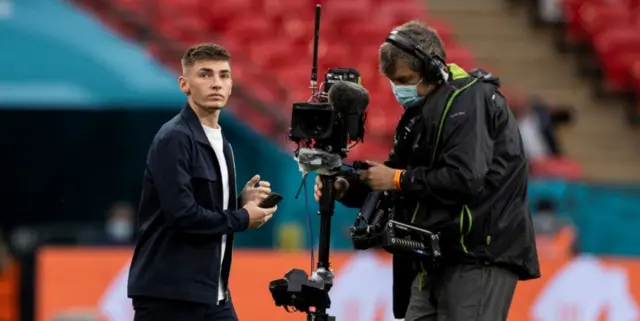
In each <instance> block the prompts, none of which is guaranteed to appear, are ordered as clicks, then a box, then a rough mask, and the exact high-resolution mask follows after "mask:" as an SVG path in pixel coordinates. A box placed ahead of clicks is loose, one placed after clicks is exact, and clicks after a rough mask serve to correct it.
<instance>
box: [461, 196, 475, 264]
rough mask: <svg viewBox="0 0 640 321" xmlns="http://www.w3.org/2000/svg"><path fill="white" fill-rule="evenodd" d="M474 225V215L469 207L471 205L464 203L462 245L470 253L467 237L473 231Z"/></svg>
mask: <svg viewBox="0 0 640 321" xmlns="http://www.w3.org/2000/svg"><path fill="white" fill-rule="evenodd" d="M472 226H473V216H472V215H471V210H470V209H469V206H467V205H463V206H462V208H461V209H460V247H461V248H462V251H463V252H464V253H466V254H469V251H468V250H467V245H466V243H465V237H466V236H467V235H469V233H470V232H471V228H472Z"/></svg>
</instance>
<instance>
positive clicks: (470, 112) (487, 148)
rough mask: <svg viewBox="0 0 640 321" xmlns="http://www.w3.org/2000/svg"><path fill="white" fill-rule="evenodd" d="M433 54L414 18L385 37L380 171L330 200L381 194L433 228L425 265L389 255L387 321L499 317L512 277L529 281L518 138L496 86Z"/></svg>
mask: <svg viewBox="0 0 640 321" xmlns="http://www.w3.org/2000/svg"><path fill="white" fill-rule="evenodd" d="M421 54H422V55H421ZM436 56H437V57H436ZM438 57H441V58H442V59H440V58H438ZM444 58H445V50H444V48H443V45H442V43H441V41H440V39H439V38H438V36H437V33H436V32H435V31H434V30H433V29H430V28H429V27H426V26H424V25H422V24H421V23H419V22H416V21H412V22H408V23H405V24H404V25H401V26H399V27H397V28H395V29H394V31H393V32H392V33H391V34H390V35H389V37H388V38H387V40H386V41H385V43H384V44H383V45H382V47H381V48H380V69H381V71H382V73H383V74H384V75H385V76H386V77H387V78H389V80H390V82H391V90H392V91H393V93H394V94H395V96H396V98H397V100H398V102H399V103H400V104H401V105H403V107H404V109H405V111H404V114H403V115H402V118H401V119H400V122H399V124H398V127H397V130H396V135H395V138H394V147H393V150H392V151H391V153H390V156H389V159H388V161H386V162H385V163H384V164H378V163H374V162H369V165H370V168H369V169H367V170H366V171H361V172H360V175H359V178H340V179H338V180H337V181H336V183H335V189H336V190H337V192H336V194H337V198H338V200H339V201H340V202H342V203H343V204H344V205H346V206H349V207H360V206H361V205H362V203H363V202H364V198H365V197H366V195H367V194H368V193H369V192H371V191H380V190H385V191H392V195H394V197H395V207H394V212H395V214H394V215H395V216H394V219H396V220H401V221H406V222H407V223H410V224H412V225H415V226H418V227H421V228H424V229H427V230H430V231H432V232H435V233H440V249H441V252H442V256H441V258H440V259H439V261H438V262H437V264H433V261H431V260H425V259H423V258H419V257H417V256H416V257H413V258H410V257H406V258H403V257H400V256H397V255H394V264H393V266H394V286H393V292H394V314H395V317H396V318H402V317H404V318H405V321H416V320H443V319H444V318H446V320H454V321H461V320H462V321H464V320H482V321H485V320H486V321H499V320H506V317H507V313H508V310H509V306H510V303H511V300H512V297H513V293H514V291H515V287H516V283H517V282H518V280H528V279H534V278H538V277H539V276H540V270H539V263H538V257H537V253H536V247H535V241H534V234H533V228H532V224H531V217H530V215H529V213H528V211H527V199H526V191H527V162H526V158H525V155H524V151H523V147H522V140H521V138H520V133H519V131H518V124H517V122H516V120H515V119H514V117H513V115H512V114H511V112H510V110H509V108H508V106H507V103H506V101H505V99H504V98H503V96H502V95H501V94H500V93H499V92H498V87H499V86H500V82H499V79H498V78H496V77H494V76H492V75H491V74H490V73H487V72H485V71H482V70H474V71H472V72H470V73H467V72H466V71H464V70H463V69H462V68H460V67H458V66H457V65H455V64H447V65H445V64H444V61H445V60H444ZM388 108H392V107H388ZM320 185H321V184H320V181H319V180H317V181H316V187H315V197H316V199H319V196H320V191H321V188H322V186H320Z"/></svg>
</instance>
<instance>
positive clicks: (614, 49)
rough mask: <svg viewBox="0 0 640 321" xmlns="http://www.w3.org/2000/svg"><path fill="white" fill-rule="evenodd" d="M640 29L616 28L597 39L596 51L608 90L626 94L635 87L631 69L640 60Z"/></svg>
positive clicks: (595, 43)
mask: <svg viewBox="0 0 640 321" xmlns="http://www.w3.org/2000/svg"><path fill="white" fill-rule="evenodd" d="M638 35H640V28H630V27H626V28H622V27H620V28H615V29H609V30H607V31H604V32H603V33H601V34H600V35H598V36H597V37H596V38H595V42H594V49H595V51H596V54H597V55H598V58H599V61H600V63H601V65H602V67H603V69H604V73H605V84H606V86H607V88H608V89H611V90H613V91H616V92H625V91H628V90H630V89H632V87H633V82H632V75H631V68H632V66H633V63H634V62H635V61H636V60H638V59H640V37H639V36H638Z"/></svg>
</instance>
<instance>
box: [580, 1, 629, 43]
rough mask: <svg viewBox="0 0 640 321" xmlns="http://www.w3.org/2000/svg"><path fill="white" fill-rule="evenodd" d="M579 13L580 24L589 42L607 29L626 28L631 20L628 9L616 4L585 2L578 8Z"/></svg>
mask: <svg viewBox="0 0 640 321" xmlns="http://www.w3.org/2000/svg"><path fill="white" fill-rule="evenodd" d="M580 12H581V14H580V16H581V19H582V20H581V21H580V23H581V24H582V25H583V26H584V30H585V33H586V36H587V37H588V39H589V40H591V41H593V39H594V38H595V37H596V36H597V35H598V34H600V33H602V32H604V31H605V30H607V29H609V28H613V27H616V26H628V25H629V24H630V20H631V16H630V14H629V12H628V9H627V8H625V7H624V6H622V5H621V4H618V3H607V4H601V3H591V2H587V3H585V4H584V5H583V6H582V7H581V8H580Z"/></svg>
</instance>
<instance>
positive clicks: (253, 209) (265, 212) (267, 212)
mask: <svg viewBox="0 0 640 321" xmlns="http://www.w3.org/2000/svg"><path fill="white" fill-rule="evenodd" d="M244 209H246V210H247V212H249V228H259V227H261V226H262V225H264V223H266V222H267V221H268V220H270V219H271V218H272V217H273V213H275V212H276V210H277V209H278V206H274V207H272V208H261V207H258V203H256V202H248V203H247V204H246V205H245V206H244Z"/></svg>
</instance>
